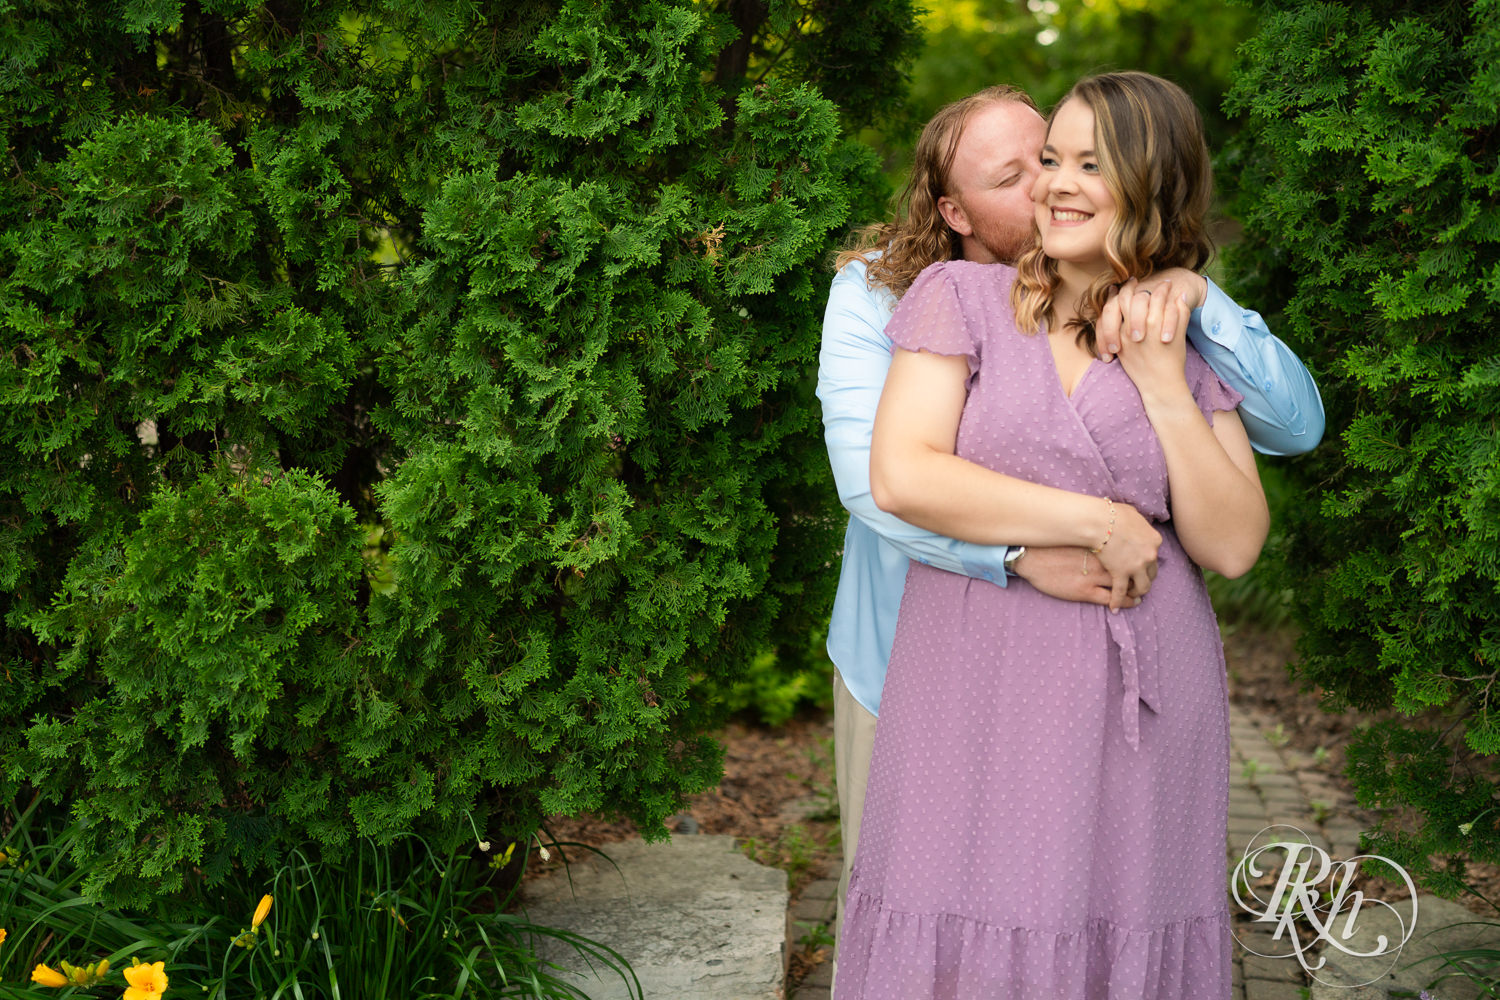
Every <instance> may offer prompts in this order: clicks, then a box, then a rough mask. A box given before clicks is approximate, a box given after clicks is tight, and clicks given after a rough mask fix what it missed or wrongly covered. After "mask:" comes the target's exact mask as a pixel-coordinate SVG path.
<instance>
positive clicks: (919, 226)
mask: <svg viewBox="0 0 1500 1000" xmlns="http://www.w3.org/2000/svg"><path fill="white" fill-rule="evenodd" d="M1007 101H1015V102H1017V103H1019V104H1024V105H1026V106H1027V107H1028V108H1031V109H1032V110H1033V111H1035V110H1036V104H1035V103H1034V102H1033V101H1032V100H1031V96H1030V95H1029V94H1027V93H1026V91H1024V90H1022V89H1021V88H1019V87H1011V86H1007V85H1003V84H1002V85H1000V86H995V87H986V88H985V89H984V90H981V91H979V93H977V94H971V95H969V96H968V97H965V98H964V99H963V100H961V101H954V102H953V103H952V104H949V105H946V106H944V107H943V108H942V109H940V110H939V111H938V113H937V114H935V115H933V116H932V120H931V121H929V122H928V123H927V125H926V127H925V128H923V129H922V135H921V137H920V138H919V139H917V149H916V153H915V155H914V156H913V162H912V168H911V176H910V177H909V178H908V179H907V182H906V187H905V188H903V189H902V191H901V195H900V197H899V198H898V199H897V201H896V216H895V221H893V222H879V223H876V224H874V225H871V226H866V227H864V228H863V229H860V230H859V231H857V232H856V233H855V241H854V245H853V246H851V247H850V248H849V249H847V250H844V251H843V252H841V253H840V254H839V255H838V257H837V258H836V259H835V262H834V264H835V267H843V266H844V265H845V264H847V263H849V262H850V261H854V260H861V261H865V262H866V263H867V265H868V268H867V270H866V272H865V275H866V280H867V281H868V282H869V284H870V285H871V287H874V286H875V285H885V286H886V287H887V288H889V289H890V290H891V291H892V292H893V293H894V294H895V295H896V297H897V298H900V297H901V296H902V295H904V294H906V290H907V289H908V288H910V287H911V283H912V282H913V281H915V280H917V275H919V274H921V273H922V269H923V268H925V267H926V266H927V265H929V264H933V263H936V262H937V261H940V260H954V259H956V258H960V257H962V256H963V246H962V243H961V242H960V240H959V236H958V234H957V233H955V232H954V231H953V230H952V229H949V228H948V224H947V223H946V222H944V221H943V215H942V213H941V212H939V211H938V199H939V198H941V197H943V196H944V195H945V194H947V193H948V179H949V174H950V173H951V172H952V170H953V158H954V156H955V155H957V153H958V141H959V139H960V138H961V137H962V136H963V131H964V126H965V125H966V124H968V121H969V118H970V116H971V115H973V114H974V112H975V111H977V110H979V109H980V108H982V107H985V106H986V105H989V104H1003V103H1005V102H1007ZM876 253H878V254H879V256H878V257H875V259H873V260H872V259H871V258H872V257H873V256H874V255H875V254H876Z"/></svg>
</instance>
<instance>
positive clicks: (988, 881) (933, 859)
mask: <svg viewBox="0 0 1500 1000" xmlns="http://www.w3.org/2000/svg"><path fill="white" fill-rule="evenodd" d="M1014 274H1015V272H1014V271H1013V270H1011V269H1010V268H1008V267H1004V266H1001V265H980V264H972V263H968V262H964V261H954V262H948V263H943V264H938V265H934V266H933V267H931V268H928V269H927V270H926V271H924V272H923V273H922V275H921V277H919V278H918V280H917V282H916V283H914V284H913V285H912V287H911V289H910V291H908V292H907V294H906V296H905V297H904V298H903V300H902V302H901V306H900V308H899V309H898V310H897V312H896V314H895V316H894V317H893V318H892V320H891V324H890V326H889V327H888V328H887V332H888V333H889V334H890V335H891V337H892V338H893V339H894V340H895V342H896V344H897V345H898V346H901V347H904V348H907V349H908V350H930V351H933V352H935V353H940V354H950V355H960V354H961V355H965V356H967V357H968V359H969V363H970V372H971V375H970V382H969V399H968V402H967V404H966V406H965V409H964V413H963V418H962V420H961V423H960V426H959V433H958V442H957V452H958V454H959V455H960V456H962V457H964V458H967V459H969V460H971V461H974V462H978V463H980V464H982V465H985V466H988V467H989V468H992V469H996V470H999V471H1001V472H1005V473H1007V474H1009V475H1013V476H1017V477H1019V478H1022V479H1026V480H1030V481H1033V482H1039V483H1046V484H1048V485H1052V486H1057V487H1060V488H1062V489H1066V490H1072V491H1075V492H1081V493H1090V494H1093V495H1095V496H1101V497H1104V496H1107V497H1112V498H1114V499H1117V500H1123V501H1125V502H1127V503H1130V504H1132V505H1134V506H1135V507H1136V508H1138V509H1139V510H1140V511H1141V512H1142V513H1144V514H1145V515H1146V516H1147V517H1149V518H1151V519H1152V520H1154V521H1157V522H1159V523H1158V524H1157V528H1158V530H1160V531H1161V533H1162V536H1163V538H1164V542H1163V544H1162V547H1161V552H1160V558H1159V567H1160V568H1159V573H1158V575H1157V578H1156V580H1155V582H1154V584H1153V585H1152V589H1151V593H1150V595H1149V596H1148V597H1147V598H1146V600H1145V601H1144V602H1143V603H1142V604H1141V605H1140V607H1138V608H1134V609H1131V610H1128V611H1122V612H1121V613H1120V614H1118V615H1111V614H1109V612H1108V610H1107V609H1105V608H1100V607H1097V606H1095V605H1085V604H1077V603H1071V602H1067V601H1060V600H1056V599H1054V598H1051V597H1048V596H1046V595H1044V594H1042V593H1040V592H1038V591H1036V590H1034V589H1032V588H1031V587H1030V586H1028V585H1027V584H1026V583H1025V582H1024V581H1022V580H1018V579H1012V580H1011V581H1010V585H1009V586H1008V587H1006V588H1004V589H1002V588H1000V587H997V586H995V585H993V584H990V583H986V582H984V581H982V580H974V579H970V578H968V577H964V576H958V575H956V574H952V573H946V572H943V571H941V570H937V569H933V568H931V567H929V566H923V565H920V564H918V563H913V564H912V567H911V570H910V573H909V575H908V576H907V582H906V592H905V596H904V597H903V599H902V604H901V615H900V618H899V620H898V624H897V629H896V643H895V648H894V650H893V652H892V657H891V666H890V673H889V674H888V675H887V679H886V683H885V689H884V693H883V695H882V700H881V711H880V721H879V723H878V725H877V728H876V736H875V751H874V759H873V761H872V764H871V770H870V782H869V787H868V791H867V793H866V794H867V798H866V802H865V813H864V819H863V826H862V828H861V831H860V838H859V850H858V853H857V855H856V857H855V862H854V871H853V876H852V879H851V882H850V886H849V895H848V899H847V900H846V907H847V908H846V911H845V918H844V932H843V939H842V943H841V946H840V952H839V971H838V979H837V984H836V992H835V994H834V997H835V1000H1071V998H1077V1000H1146V998H1149V1000H1225V998H1227V997H1229V996H1230V995H1231V979H1230V960H1231V950H1230V934H1229V909H1228V904H1227V899H1226V885H1227V872H1226V870H1225V869H1226V865H1225V856H1224V830H1225V826H1226V821H1227V817H1228V811H1229V781H1228V777H1229V699H1228V689H1227V685H1226V679H1225V669H1224V655H1223V649H1222V646H1221V644H1220V641H1219V632H1218V625H1217V623H1216V621H1215V619H1214V614H1213V609H1212V608H1211V607H1210V606H1209V602H1208V594H1207V592H1206V590H1205V589H1204V586H1203V578H1202V575H1201V573H1200V572H1199V570H1198V568H1197V567H1196V566H1194V565H1193V563H1192V562H1191V560H1189V559H1188V558H1187V556H1186V554H1185V553H1184V552H1183V549H1182V546H1181V544H1180V543H1179V542H1178V540H1177V537H1176V535H1175V534H1174V533H1173V531H1172V527H1171V524H1170V522H1169V521H1168V503H1167V500H1168V498H1167V472H1166V463H1165V460H1164V458H1163V456H1162V452H1161V447H1160V445H1159V444H1158V442H1157V439H1156V435H1155V433H1154V432H1153V431H1152V429H1151V425H1150V423H1149V421H1147V419H1146V414H1145V410H1144V409H1143V407H1142V405H1141V401H1140V396H1139V394H1138V393H1137V392H1136V390H1135V386H1134V385H1133V383H1131V381H1130V379H1129V377H1128V376H1127V375H1126V374H1125V372H1124V370H1123V369H1122V368H1121V367H1120V365H1118V364H1110V365H1104V364H1100V363H1098V362H1095V363H1094V364H1092V365H1091V366H1090V367H1089V369H1088V370H1087V371H1086V372H1085V373H1084V376H1083V378H1082V380H1081V381H1080V382H1079V384H1078V386H1077V388H1076V389H1075V390H1074V394H1073V397H1072V398H1071V399H1070V398H1069V397H1068V396H1067V395H1066V394H1065V393H1064V391H1063V387H1062V384H1061V382H1060V381H1059V379H1058V375H1057V370H1056V366H1055V364H1054V362H1053V360H1052V352H1051V349H1050V348H1049V347H1048V344H1047V339H1046V337H1045V336H1041V335H1033V336H1027V335H1024V334H1022V333H1020V332H1018V331H1017V330H1016V328H1015V320H1014V315H1013V313H1012V311H1011V307H1010V286H1011V281H1012V279H1013V277H1014ZM1187 375H1188V384H1189V386H1191V387H1192V389H1193V393H1194V396H1195V398H1196V399H1197V400H1198V403H1199V406H1200V408H1201V409H1202V410H1203V412H1204V415H1205V416H1206V417H1207V418H1208V419H1209V420H1210V421H1211V420H1212V419H1213V418H1212V414H1213V412H1214V411H1215V410H1227V409H1232V408H1234V406H1235V405H1237V404H1238V402H1239V395H1238V394H1237V393H1235V392H1234V390H1232V389H1230V388H1229V387H1228V386H1226V385H1225V384H1224V383H1223V382H1221V381H1220V380H1219V378H1218V377H1217V376H1216V375H1214V374H1213V371H1212V370H1211V369H1210V368H1209V367H1208V365H1207V364H1206V363H1205V362H1204V361H1203V359H1202V358H1201V357H1199V356H1198V354H1197V353H1196V352H1195V351H1193V350H1192V349H1191V348H1189V350H1188V359H1187Z"/></svg>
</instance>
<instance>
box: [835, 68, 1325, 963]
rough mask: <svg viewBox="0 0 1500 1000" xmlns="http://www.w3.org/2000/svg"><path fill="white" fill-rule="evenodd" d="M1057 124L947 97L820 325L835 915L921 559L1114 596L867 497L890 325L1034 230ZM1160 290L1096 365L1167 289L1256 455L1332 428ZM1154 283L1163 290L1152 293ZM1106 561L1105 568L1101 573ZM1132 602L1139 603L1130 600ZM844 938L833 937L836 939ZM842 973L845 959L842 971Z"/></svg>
mask: <svg viewBox="0 0 1500 1000" xmlns="http://www.w3.org/2000/svg"><path fill="white" fill-rule="evenodd" d="M1045 137H1046V124H1045V122H1044V121H1043V120H1042V117H1041V115H1040V114H1039V113H1038V112H1037V110H1036V107H1035V105H1034V104H1033V103H1032V102H1031V100H1030V98H1029V97H1027V96H1026V94H1025V93H1024V92H1022V91H1020V90H1017V89H1015V88H1011V87H992V88H990V89H988V90H985V91H981V92H980V93H978V94H975V95H973V96H972V97H968V98H965V99H964V100H962V101H959V102H956V103H955V104H951V105H949V106H947V107H945V108H943V109H942V110H941V111H939V112H938V113H937V114H936V115H935V116H934V117H933V119H932V120H931V121H930V122H928V124H927V127H926V128H925V129H924V130H923V132H922V136H921V138H920V140H919V141H918V143H917V149H916V155H915V160H914V163H913V166H912V176H911V179H910V181H909V182H908V184H907V187H906V190H905V192H904V193H903V197H902V202H903V210H902V211H900V212H899V213H898V215H897V218H896V221H894V222H891V223H886V224H882V225H877V226H874V227H871V228H870V229H868V230H866V232H865V236H866V239H865V244H866V245H865V246H864V247H863V248H862V249H859V250H853V251H848V252H846V253H844V254H843V255H841V257H840V259H839V265H840V267H839V271H838V274H837V275H836V276H835V277H834V279H833V285H832V288H831V289H830V292H829V298H828V307H827V310H826V312H825V314H824V320H823V346H822V353H821V357H820V359H819V366H818V398H819V399H820V400H821V401H822V403H823V424H824V429H825V432H826V439H827V444H828V454H829V459H830V461H831V462H832V465H833V471H834V478H835V479H836V481H837V482H838V488H839V498H840V500H841V501H842V502H843V504H844V506H845V507H846V508H848V510H849V512H850V514H851V515H852V516H851V517H850V519H849V527H848V530H847V532H846V533H845V536H844V557H843V564H842V567H841V570H840V574H839V587H838V596H837V598H836V599H835V602H834V610H833V620H832V623H831V624H830V627H829V634H828V654H829V656H830V658H832V660H833V663H834V667H835V670H834V759H835V772H836V774H835V780H836V783H837V786H838V795H839V812H840V821H841V824H842V830H843V846H844V870H843V876H842V878H841V880H840V884H839V921H838V924H837V925H836V932H835V933H836V934H837V932H838V930H841V929H842V918H843V899H844V895H845V893H846V891H847V889H848V881H849V871H850V866H851V865H852V864H853V860H854V854H855V848H856V845H857V843H858V839H859V821H860V814H861V813H862V812H863V810H864V792H865V784H866V779H867V777H868V774H869V766H870V753H871V750H872V748H873V746H874V734H875V717H876V714H877V713H878V711H879V707H880V690H881V686H882V685H883V683H884V681H885V672H886V666H887V664H888V662H889V660H890V652H891V642H892V640H893V638H894V635H895V630H896V616H897V612H898V610H899V607H900V603H901V592H902V590H903V588H904V583H905V578H906V570H907V566H908V561H909V560H910V559H918V560H921V561H922V562H924V563H928V564H931V565H934V566H937V567H940V568H942V569H946V570H949V571H951V572H955V573H962V574H964V575H966V576H970V577H975V578H978V579H983V580H987V581H990V582H992V583H994V584H995V585H997V586H1001V587H1003V586H1005V585H1006V579H1007V574H1015V575H1017V576H1020V577H1021V578H1022V579H1024V580H1026V581H1027V582H1028V583H1030V584H1031V585H1032V586H1034V587H1036V588H1037V589H1038V590H1040V591H1042V592H1043V593H1046V594H1050V595H1052V596H1054V597H1059V598H1063V599H1066V600H1075V601H1089V602H1093V603H1096V604H1109V603H1111V601H1112V600H1113V601H1114V602H1116V606H1119V601H1120V600H1121V598H1120V597H1119V595H1118V594H1115V595H1113V596H1112V594H1111V589H1110V579H1109V577H1108V575H1107V574H1105V573H1104V571H1103V569H1102V567H1098V564H1097V560H1094V561H1091V562H1089V563H1088V565H1090V566H1091V570H1090V572H1089V573H1087V574H1081V573H1080V571H1079V567H1080V566H1081V565H1084V564H1085V559H1084V555H1085V551H1084V550H1082V549H1072V548H1051V549H1047V548H1039V547H1025V546H1023V547H1017V548H1006V547H998V546H993V547H992V546H983V545H973V544H969V543H965V542H959V541H955V540H953V539H950V538H944V537H942V536H939V535H935V534H933V533H931V532H927V531H923V530H921V529H918V528H915V527H913V526H911V525H909V524H906V523H904V522H902V521H900V520H898V519H896V518H895V517H893V516H891V515H889V514H886V513H884V512H882V511H880V510H879V509H878V508H877V507H876V506H875V503H874V501H873V500H872V499H871V496H870V435H871V430H872V428H873V426H874V422H875V410H876V406H877V404H878V403H879V400H880V390H881V387H882V385H883V384H884V382H885V376H886V372H887V370H888V369H889V367H890V363H891V341H890V340H889V338H887V337H886V336H885V333H884V330H885V325H886V322H887V321H888V320H889V319H890V317H891V313H892V312H893V311H894V309H895V306H896V302H897V300H898V298H899V296H900V295H901V294H903V293H904V292H905V291H906V289H907V287H909V286H910V284H911V282H912V281H913V280H914V279H915V278H916V276H917V274H918V273H920V272H921V270H922V268H924V267H926V266H927V265H928V264H931V263H933V262H934V261H937V260H944V259H949V258H953V257H962V258H964V259H967V260H972V261H977V262H980V263H994V262H1004V263H1010V262H1013V261H1014V260H1015V258H1016V257H1017V255H1018V254H1019V253H1020V251H1022V250H1023V249H1025V248H1026V247H1027V246H1028V245H1029V244H1030V242H1031V239H1032V219H1033V206H1032V201H1031V188H1032V184H1033V182H1034V181H1035V179H1036V176H1037V172H1038V169H1039V159H1040V152H1041V148H1042V145H1043V142H1044V141H1045ZM1146 284H1147V285H1148V286H1149V287H1142V288H1139V289H1137V288H1136V287H1135V286H1134V285H1133V284H1132V285H1129V286H1127V287H1126V288H1125V289H1123V290H1122V292H1121V294H1120V295H1119V296H1118V297H1117V298H1116V299H1115V300H1114V301H1113V302H1112V303H1111V304H1110V305H1109V306H1108V307H1106V309H1105V312H1104V314H1103V315H1102V316H1101V317H1100V323H1099V336H1098V341H1099V350H1100V353H1101V360H1104V361H1109V360H1110V359H1111V358H1113V356H1114V355H1115V354H1117V353H1118V351H1119V345H1120V341H1121V337H1122V336H1129V337H1131V338H1132V339H1133V340H1136V341H1139V340H1141V339H1142V338H1143V337H1146V336H1162V337H1164V338H1170V337H1171V336H1172V335H1174V331H1172V330H1170V329H1163V323H1162V303H1163V301H1164V300H1165V298H1166V293H1167V292H1169V291H1170V293H1171V294H1179V295H1182V296H1183V297H1184V299H1185V301H1186V302H1187V303H1188V304H1189V305H1190V306H1192V307H1193V313H1192V317H1191V320H1190V323H1189V326H1188V334H1187V335H1188V337H1189V339H1191V340H1192V342H1193V345H1194V346H1195V347H1196V348H1197V349H1198V351H1199V353H1200V354H1202V355H1203V357H1204V359H1205V360H1207V361H1208V362H1209V364H1210V365H1212V366H1213V368H1214V370H1215V371H1216V372H1218V374H1219V375H1220V376H1221V377H1222V378H1223V379H1224V380H1225V381H1226V382H1228V383H1229V384H1230V385H1231V386H1233V387H1234V388H1235V389H1236V390H1237V391H1239V392H1240V393H1241V394H1242V395H1243V396H1244V397H1245V399H1244V401H1243V402H1242V403H1241V404H1240V417H1241V419H1242V421H1243V422H1244V425H1245V430H1246V432H1247V433H1248V434H1249V437H1250V440H1251V444H1252V445H1253V446H1254V447H1255V448H1256V450H1258V451H1260V452H1262V453H1264V454H1268V455H1294V454H1301V453H1303V452H1306V451H1309V450H1311V449H1312V448H1313V447H1314V446H1316V445H1317V443H1318V440H1319V439H1320V438H1321V437H1322V434H1323V404H1322V400H1321V399H1320V398H1319V396H1318V390H1317V387H1316V386H1315V385H1314V384H1313V381H1312V378H1311V376H1309V375H1308V373H1307V370H1306V369H1305V368H1304V367H1303V365H1302V363H1301V362H1300V361H1298V360H1297V357H1296V356H1295V355H1294V354H1293V353H1292V352H1291V351H1290V350H1289V349H1288V348H1287V347H1286V345H1285V344H1283V343H1281V341H1279V340H1277V339H1276V338H1275V337H1274V336H1272V335H1271V333H1270V331H1269V330H1267V329H1266V326H1265V324H1264V323H1263V322H1262V321H1261V318H1260V316H1259V315H1258V314H1256V313H1254V312H1248V311H1245V310H1241V309H1240V307H1239V306H1237V305H1235V303H1234V302H1233V301H1231V300H1230V299H1229V297H1228V296H1226V295H1225V294H1224V293H1223V292H1222V291H1220V290H1219V289H1218V288H1217V287H1215V286H1214V284H1213V283H1212V282H1211V281H1209V280H1208V279H1207V278H1205V277H1203V276H1202V275H1198V274H1194V273H1193V272H1191V271H1184V270H1181V269H1175V270H1172V271H1168V272H1163V273H1162V274H1159V275H1155V276H1153V278H1152V279H1151V281H1150V282H1148V283H1146ZM1153 291H1155V292H1156V293H1157V294H1156V295H1154V296H1153V295H1152V294H1151V292H1153ZM1092 567H1097V568H1092ZM1125 600H1126V603H1129V604H1134V603H1138V602H1139V600H1140V595H1139V594H1134V595H1130V596H1129V597H1128V598H1126V599H1125ZM835 947H837V946H835ZM835 968H836V966H835Z"/></svg>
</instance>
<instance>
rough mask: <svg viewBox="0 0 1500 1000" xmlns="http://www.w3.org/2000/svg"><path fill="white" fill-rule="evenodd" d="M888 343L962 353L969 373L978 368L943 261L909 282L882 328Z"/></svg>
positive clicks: (973, 345) (976, 353) (965, 321)
mask: <svg viewBox="0 0 1500 1000" xmlns="http://www.w3.org/2000/svg"><path fill="white" fill-rule="evenodd" d="M885 332H886V336H888V337H889V338H890V339H891V343H892V344H894V345H895V346H897V347H900V348H903V349H905V350H908V351H928V352H930V353H932V354H944V355H950V356H955V357H956V356H959V355H962V356H963V357H964V358H966V359H967V360H968V362H969V376H970V377H971V378H972V377H973V375H974V373H975V372H976V371H978V370H979V346H978V345H977V344H976V343H975V337H974V331H973V330H972V329H971V327H970V326H969V321H968V318H967V317H966V316H965V315H964V311H963V306H962V304H961V303H960V302H959V297H958V288H957V286H956V285H955V284H954V283H953V278H952V277H951V276H950V275H949V274H948V273H947V268H946V266H945V263H939V264H933V265H932V266H931V267H928V268H927V269H926V270H924V271H923V272H922V273H921V274H919V275H917V280H916V281H914V282H912V285H911V288H909V289H907V292H906V294H905V295H904V296H902V298H901V304H900V305H898V306H897V307H896V312H895V314H894V315H893V316H891V322H890V325H888V326H887V327H886V328H885Z"/></svg>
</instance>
